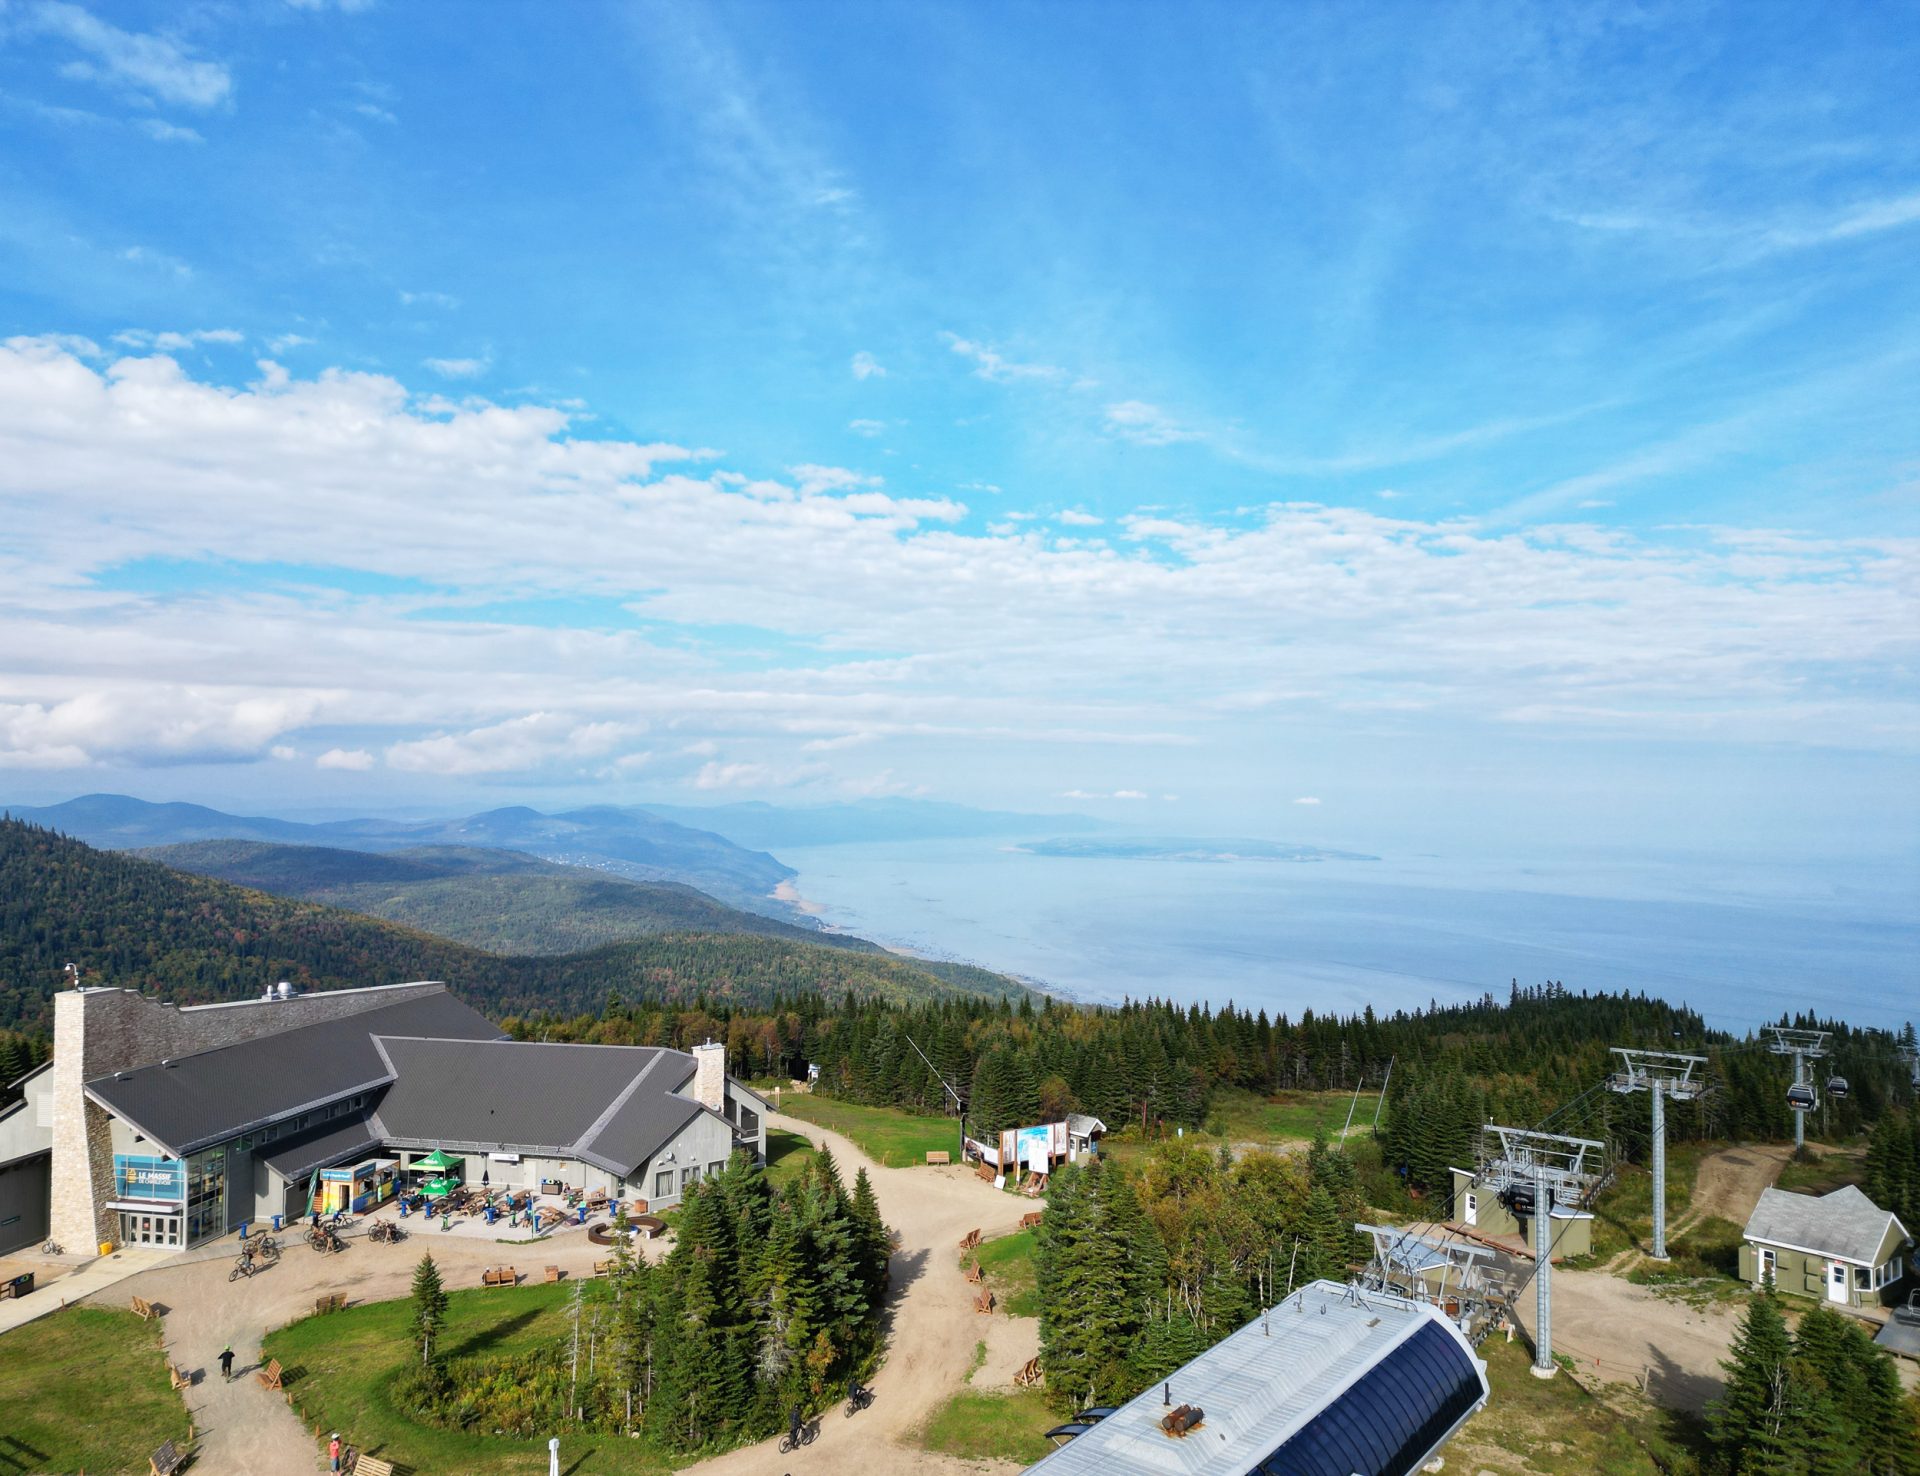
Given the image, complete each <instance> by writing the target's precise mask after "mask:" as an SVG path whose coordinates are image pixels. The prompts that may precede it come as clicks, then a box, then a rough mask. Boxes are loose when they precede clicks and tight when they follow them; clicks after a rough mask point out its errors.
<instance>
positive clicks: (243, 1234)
mask: <svg viewBox="0 0 1920 1476" xmlns="http://www.w3.org/2000/svg"><path fill="white" fill-rule="evenodd" d="M252 1228H253V1221H251V1220H242V1221H241V1222H240V1238H241V1239H242V1240H245V1239H246V1238H247V1232H248V1231H249V1230H251V1229H252Z"/></svg>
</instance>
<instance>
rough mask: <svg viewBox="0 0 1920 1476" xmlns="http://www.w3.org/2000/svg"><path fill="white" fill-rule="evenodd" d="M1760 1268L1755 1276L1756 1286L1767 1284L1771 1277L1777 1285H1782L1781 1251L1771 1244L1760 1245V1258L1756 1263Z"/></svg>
mask: <svg viewBox="0 0 1920 1476" xmlns="http://www.w3.org/2000/svg"><path fill="white" fill-rule="evenodd" d="M1756 1265H1757V1266H1758V1270H1757V1272H1756V1273H1755V1276H1754V1285H1755V1286H1765V1285H1766V1284H1767V1281H1768V1280H1769V1279H1771V1280H1772V1282H1773V1284H1774V1285H1775V1286H1778V1285H1780V1253H1779V1252H1778V1251H1777V1250H1775V1249H1774V1248H1773V1247H1772V1246H1770V1245H1763V1246H1761V1247H1760V1258H1759V1260H1758V1262H1757V1263H1756Z"/></svg>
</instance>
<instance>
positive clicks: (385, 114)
mask: <svg viewBox="0 0 1920 1476" xmlns="http://www.w3.org/2000/svg"><path fill="white" fill-rule="evenodd" d="M353 110H354V112H356V113H358V114H359V115H360V116H361V117H363V118H371V119H373V121H374V122H376V123H386V124H389V125H391V124H394V123H398V122H399V121H400V120H399V119H398V118H396V117H395V116H394V115H393V114H392V113H391V112H389V111H388V110H387V109H386V108H383V107H381V106H380V104H379V103H370V102H357V103H355V104H354V105H353ZM404 295H405V294H404V293H403V294H402V296H404Z"/></svg>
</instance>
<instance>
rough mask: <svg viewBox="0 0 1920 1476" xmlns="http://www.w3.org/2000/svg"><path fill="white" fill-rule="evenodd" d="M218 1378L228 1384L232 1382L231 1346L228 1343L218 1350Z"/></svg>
mask: <svg viewBox="0 0 1920 1476" xmlns="http://www.w3.org/2000/svg"><path fill="white" fill-rule="evenodd" d="M220 1377H221V1378H223V1379H225V1380H226V1381H227V1382H228V1383H229V1384H231V1383H232V1382H233V1344H232V1343H228V1344H227V1346H226V1347H224V1348H222V1349H221V1350H220Z"/></svg>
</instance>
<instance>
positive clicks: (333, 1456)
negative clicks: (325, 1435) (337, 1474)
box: [327, 1430, 340, 1471]
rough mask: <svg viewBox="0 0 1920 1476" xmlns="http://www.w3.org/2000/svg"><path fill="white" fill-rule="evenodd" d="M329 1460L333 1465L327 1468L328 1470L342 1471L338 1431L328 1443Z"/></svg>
mask: <svg viewBox="0 0 1920 1476" xmlns="http://www.w3.org/2000/svg"><path fill="white" fill-rule="evenodd" d="M327 1460H328V1461H329V1462H330V1463H331V1464H330V1465H329V1466H328V1467H327V1469H328V1470H330V1471H338V1470H339V1469H340V1432H339V1431H338V1430H335V1431H334V1432H333V1437H332V1438H331V1439H330V1440H328V1441H327Z"/></svg>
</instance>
